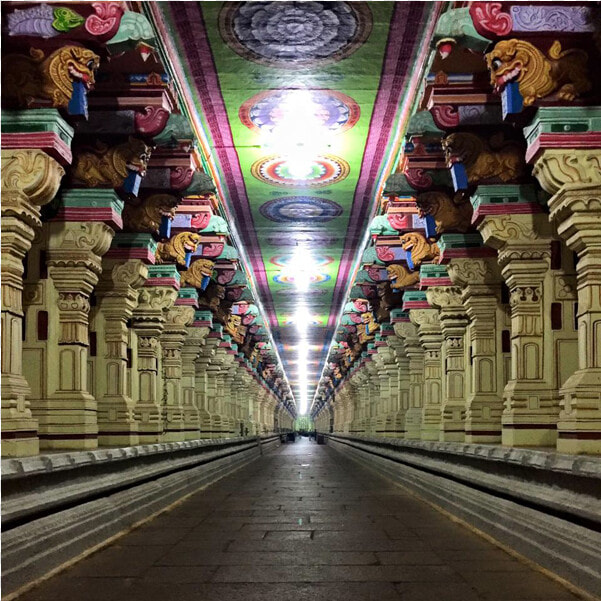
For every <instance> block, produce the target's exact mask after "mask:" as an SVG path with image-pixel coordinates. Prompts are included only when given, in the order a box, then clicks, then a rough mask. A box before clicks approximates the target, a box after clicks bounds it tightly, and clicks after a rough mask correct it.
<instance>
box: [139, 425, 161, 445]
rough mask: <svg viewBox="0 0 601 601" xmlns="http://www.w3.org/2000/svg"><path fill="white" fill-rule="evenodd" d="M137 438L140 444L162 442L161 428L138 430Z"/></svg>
mask: <svg viewBox="0 0 601 601" xmlns="http://www.w3.org/2000/svg"><path fill="white" fill-rule="evenodd" d="M138 438H139V440H140V444H156V443H158V442H163V430H162V428H161V429H160V430H156V431H152V430H140V432H138Z"/></svg>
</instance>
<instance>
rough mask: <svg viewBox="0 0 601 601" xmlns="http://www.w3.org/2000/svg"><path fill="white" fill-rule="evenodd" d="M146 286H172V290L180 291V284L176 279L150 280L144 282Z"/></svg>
mask: <svg viewBox="0 0 601 601" xmlns="http://www.w3.org/2000/svg"><path fill="white" fill-rule="evenodd" d="M144 286H164V287H168V286H170V287H171V288H175V290H179V288H180V284H179V282H178V281H177V280H176V279H175V278H148V279H147V280H146V282H144Z"/></svg>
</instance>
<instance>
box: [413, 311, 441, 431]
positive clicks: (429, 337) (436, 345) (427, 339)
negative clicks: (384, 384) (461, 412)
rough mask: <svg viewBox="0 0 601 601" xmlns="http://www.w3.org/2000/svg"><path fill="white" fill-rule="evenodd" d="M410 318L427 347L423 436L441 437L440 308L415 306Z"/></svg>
mask: <svg viewBox="0 0 601 601" xmlns="http://www.w3.org/2000/svg"><path fill="white" fill-rule="evenodd" d="M409 319H411V322H412V323H413V324H415V325H416V326H417V328H418V334H419V341H420V344H421V345H422V347H423V349H424V402H423V408H422V425H421V439H422V440H438V439H439V436H440V425H441V408H442V401H443V389H442V341H443V337H442V330H441V328H440V319H439V316H438V309H411V310H410V311H409Z"/></svg>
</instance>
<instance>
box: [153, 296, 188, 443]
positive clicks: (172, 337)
mask: <svg viewBox="0 0 601 601" xmlns="http://www.w3.org/2000/svg"><path fill="white" fill-rule="evenodd" d="M193 321H194V307H189V306H185V305H176V306H174V307H171V308H170V309H169V310H168V311H167V312H166V315H165V325H164V327H163V332H162V333H161V337H160V342H161V349H162V351H163V386H164V390H165V403H164V406H163V431H164V432H163V441H165V442H179V441H183V440H186V433H185V432H186V424H185V418H184V404H183V396H182V375H183V374H182V367H183V364H182V349H183V347H184V341H185V339H186V336H187V335H188V327H187V326H189V325H190V324H191V323H192V322H193Z"/></svg>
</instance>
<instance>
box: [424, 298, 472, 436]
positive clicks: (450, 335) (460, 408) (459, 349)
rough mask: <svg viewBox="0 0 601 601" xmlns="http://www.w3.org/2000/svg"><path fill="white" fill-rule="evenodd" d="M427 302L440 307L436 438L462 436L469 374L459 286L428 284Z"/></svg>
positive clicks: (465, 317)
mask: <svg viewBox="0 0 601 601" xmlns="http://www.w3.org/2000/svg"><path fill="white" fill-rule="evenodd" d="M426 295H427V298H428V302H429V303H430V304H431V305H432V306H433V307H436V308H438V309H440V314H439V317H440V326H441V330H442V335H443V338H444V343H443V346H442V364H443V366H444V369H443V390H444V394H443V399H442V407H441V418H442V423H441V429H440V440H441V441H443V442H463V441H464V440H465V410H466V381H467V379H468V378H469V373H466V372H467V361H466V356H465V354H466V344H465V338H466V336H465V335H466V328H467V325H468V318H467V314H466V312H465V307H464V306H463V303H462V301H461V289H460V288H458V287H456V286H432V287H431V288H428V290H427V292H426Z"/></svg>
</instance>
